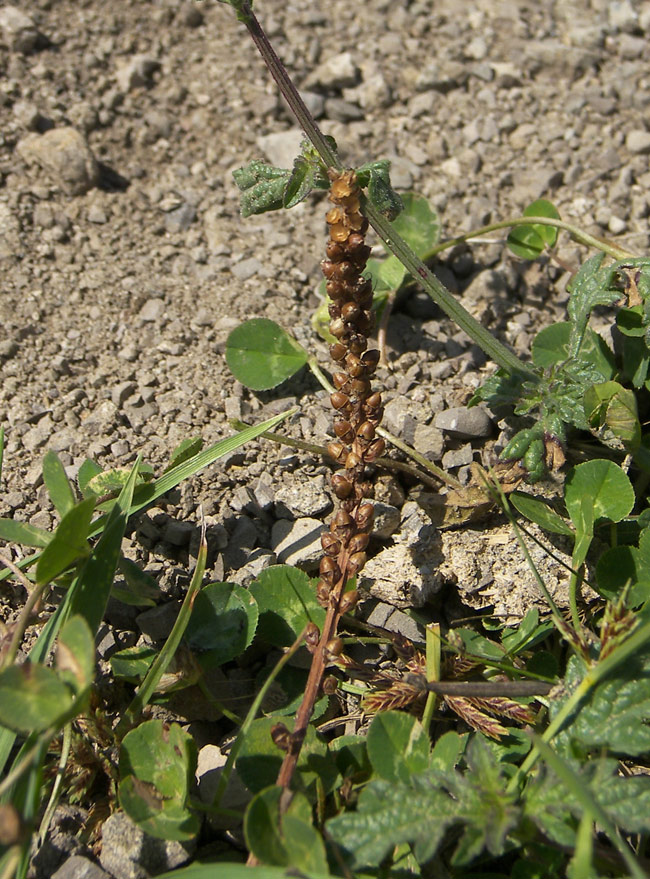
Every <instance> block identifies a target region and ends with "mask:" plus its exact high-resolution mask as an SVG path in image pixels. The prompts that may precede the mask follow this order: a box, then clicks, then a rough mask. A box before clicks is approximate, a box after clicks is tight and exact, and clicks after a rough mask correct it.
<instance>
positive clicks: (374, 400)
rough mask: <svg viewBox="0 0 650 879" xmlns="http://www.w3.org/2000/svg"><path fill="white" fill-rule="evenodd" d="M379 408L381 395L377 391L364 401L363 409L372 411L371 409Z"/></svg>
mask: <svg viewBox="0 0 650 879" xmlns="http://www.w3.org/2000/svg"><path fill="white" fill-rule="evenodd" d="M380 406H381V394H380V393H379V392H378V391H375V393H374V394H371V395H370V396H369V397H368V399H367V400H366V401H365V403H364V405H363V408H364V410H365V411H367V412H368V411H370V412H371V411H372V410H373V409H379V407H380Z"/></svg>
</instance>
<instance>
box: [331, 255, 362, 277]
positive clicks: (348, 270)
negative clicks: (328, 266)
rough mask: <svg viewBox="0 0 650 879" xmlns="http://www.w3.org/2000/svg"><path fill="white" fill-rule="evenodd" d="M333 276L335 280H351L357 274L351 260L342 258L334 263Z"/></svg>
mask: <svg viewBox="0 0 650 879" xmlns="http://www.w3.org/2000/svg"><path fill="white" fill-rule="evenodd" d="M334 266H335V267H334V271H333V273H332V274H333V277H334V278H336V280H337V281H353V280H354V279H355V278H356V276H357V270H356V269H355V267H354V266H353V265H352V263H351V262H348V261H347V260H343V262H339V263H335V264H334Z"/></svg>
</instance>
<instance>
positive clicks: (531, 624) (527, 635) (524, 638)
mask: <svg viewBox="0 0 650 879" xmlns="http://www.w3.org/2000/svg"><path fill="white" fill-rule="evenodd" d="M552 629H553V623H551V622H548V621H547V622H544V623H541V624H540V622H539V611H538V610H537V608H536V607H531V609H530V610H529V611H528V612H527V613H526V616H525V617H524V618H523V620H522V621H521V624H520V625H519V627H518V628H517V629H504V631H503V634H502V636H501V643H502V644H503V646H504V647H505V649H506V651H507V653H508V655H509V656H515V655H516V654H517V653H520V652H521V651H522V650H530V648H531V647H532V646H533V645H534V644H536V643H537V642H538V641H540V640H542V639H544V638H545V637H546V636H547V634H548V633H549V632H550V631H551V630H552Z"/></svg>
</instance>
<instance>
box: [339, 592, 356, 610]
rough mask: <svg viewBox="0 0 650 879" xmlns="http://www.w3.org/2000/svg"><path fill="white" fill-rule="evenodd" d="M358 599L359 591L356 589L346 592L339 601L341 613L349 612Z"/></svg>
mask: <svg viewBox="0 0 650 879" xmlns="http://www.w3.org/2000/svg"><path fill="white" fill-rule="evenodd" d="M358 600H359V593H358V592H357V590H356V589H353V590H352V591H351V592H346V593H345V595H343V597H342V598H341V601H340V602H339V611H340V613H347V612H348V611H350V610H352V608H353V607H354V606H355V605H356V603H357V601H358Z"/></svg>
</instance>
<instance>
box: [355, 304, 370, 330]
mask: <svg viewBox="0 0 650 879" xmlns="http://www.w3.org/2000/svg"><path fill="white" fill-rule="evenodd" d="M355 323H356V325H357V332H359V333H363V335H364V336H367V335H368V333H369V332H370V330H371V329H372V328H373V326H374V324H375V318H374V316H373V313H372V312H371V311H366V310H365V309H364V310H363V311H362V312H361V314H360V315H359V317H358V318H357V319H356V321H355Z"/></svg>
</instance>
